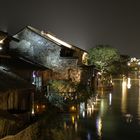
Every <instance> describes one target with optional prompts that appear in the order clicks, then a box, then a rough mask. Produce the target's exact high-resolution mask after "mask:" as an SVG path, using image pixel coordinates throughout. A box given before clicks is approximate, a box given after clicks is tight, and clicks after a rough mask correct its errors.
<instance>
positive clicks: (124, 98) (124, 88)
mask: <svg viewBox="0 0 140 140" xmlns="http://www.w3.org/2000/svg"><path fill="white" fill-rule="evenodd" d="M126 106H127V82H126V79H125V78H123V81H122V101H121V110H122V113H124V114H126V113H127V108H126Z"/></svg>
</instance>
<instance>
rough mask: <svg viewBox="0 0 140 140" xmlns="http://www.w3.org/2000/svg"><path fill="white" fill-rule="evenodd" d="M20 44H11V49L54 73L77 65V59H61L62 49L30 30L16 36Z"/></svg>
mask: <svg viewBox="0 0 140 140" xmlns="http://www.w3.org/2000/svg"><path fill="white" fill-rule="evenodd" d="M15 37H16V38H18V39H20V42H14V41H13V42H11V43H10V48H11V49H12V50H14V51H17V52H18V53H19V54H20V55H21V56H23V57H25V58H28V59H30V60H31V61H34V62H36V63H39V64H41V65H44V66H45V67H47V68H50V69H53V70H54V71H59V70H63V69H65V68H66V67H68V66H69V67H73V66H76V65H77V59H62V58H60V51H61V47H60V46H59V45H57V44H55V43H54V42H52V41H50V40H49V39H46V38H44V37H42V36H40V35H38V34H37V33H35V32H32V31H31V30H29V29H28V28H25V29H24V30H23V31H22V32H20V33H19V34H17V35H16V36H15Z"/></svg>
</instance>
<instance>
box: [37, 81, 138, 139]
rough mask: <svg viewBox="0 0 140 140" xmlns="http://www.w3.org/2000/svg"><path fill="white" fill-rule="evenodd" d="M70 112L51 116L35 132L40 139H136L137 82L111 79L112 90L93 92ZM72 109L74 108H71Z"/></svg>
mask: <svg viewBox="0 0 140 140" xmlns="http://www.w3.org/2000/svg"><path fill="white" fill-rule="evenodd" d="M97 94H98V95H99V96H98V98H96V100H95V98H93V97H91V98H90V99H89V100H88V101H86V102H82V103H80V104H79V106H78V111H77V112H73V113H64V114H61V113H59V114H55V115H54V116H52V117H51V118H49V120H48V119H47V120H45V119H44V120H43V121H42V123H41V125H40V127H39V128H37V129H38V133H37V134H38V136H39V138H40V139H41V140H132V139H133V140H138V139H140V80H139V79H134V80H131V79H124V80H114V88H113V90H112V91H106V92H105V91H102V90H101V91H97ZM73 110H74V107H73Z"/></svg>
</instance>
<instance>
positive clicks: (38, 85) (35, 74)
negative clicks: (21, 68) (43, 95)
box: [32, 71, 42, 90]
mask: <svg viewBox="0 0 140 140" xmlns="http://www.w3.org/2000/svg"><path fill="white" fill-rule="evenodd" d="M32 84H33V85H35V86H36V89H37V90H41V86H42V77H41V76H40V75H39V74H38V72H36V71H33V73H32Z"/></svg>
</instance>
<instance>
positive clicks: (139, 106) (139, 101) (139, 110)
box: [138, 79, 140, 121]
mask: <svg viewBox="0 0 140 140" xmlns="http://www.w3.org/2000/svg"><path fill="white" fill-rule="evenodd" d="M138 81H139V96H138V120H139V121H140V79H139V80H138Z"/></svg>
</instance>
